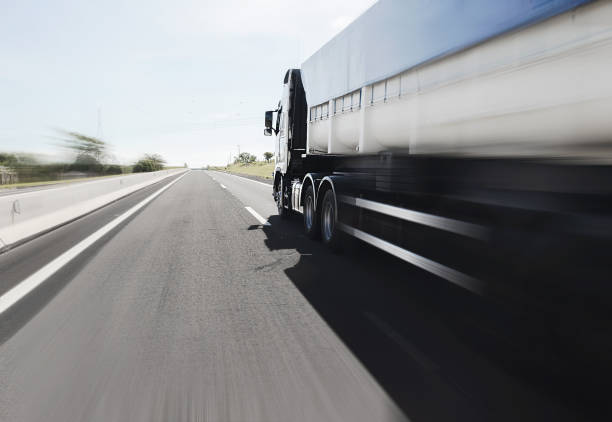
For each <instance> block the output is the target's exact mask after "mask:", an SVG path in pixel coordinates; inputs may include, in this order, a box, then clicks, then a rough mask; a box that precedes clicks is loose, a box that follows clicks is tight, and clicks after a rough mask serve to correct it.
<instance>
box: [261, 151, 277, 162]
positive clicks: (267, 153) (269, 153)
mask: <svg viewBox="0 0 612 422" xmlns="http://www.w3.org/2000/svg"><path fill="white" fill-rule="evenodd" d="M263 155H264V160H266V163H269V162H270V160H271V159H272V157H274V154H273V153H271V152H264V154H263Z"/></svg>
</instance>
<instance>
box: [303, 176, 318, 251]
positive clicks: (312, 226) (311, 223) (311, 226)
mask: <svg viewBox="0 0 612 422" xmlns="http://www.w3.org/2000/svg"><path fill="white" fill-rule="evenodd" d="M304 231H305V232H306V236H308V237H309V238H311V239H317V238H318V237H319V235H320V234H321V232H320V229H319V216H318V215H317V209H316V207H315V196H314V188H313V187H312V185H310V186H308V188H307V189H306V193H304Z"/></svg>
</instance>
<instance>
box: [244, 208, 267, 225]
mask: <svg viewBox="0 0 612 422" xmlns="http://www.w3.org/2000/svg"><path fill="white" fill-rule="evenodd" d="M244 208H246V210H247V211H248V212H250V213H251V214H253V217H255V218H256V219H257V221H259V223H260V224H263V225H264V226H269V225H270V223H269V222H268V220H266V219H265V218H263V217H262V216H261V215H259V214H257V211H255V210H254V209H253V208H251V207H244Z"/></svg>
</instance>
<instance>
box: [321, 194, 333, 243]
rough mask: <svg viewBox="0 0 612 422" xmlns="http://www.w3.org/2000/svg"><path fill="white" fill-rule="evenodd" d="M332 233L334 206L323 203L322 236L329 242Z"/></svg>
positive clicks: (329, 202) (330, 203) (329, 203)
mask: <svg viewBox="0 0 612 422" xmlns="http://www.w3.org/2000/svg"><path fill="white" fill-rule="evenodd" d="M333 232H334V204H333V203H332V201H329V200H328V201H325V204H324V205H323V236H325V240H329V239H331V237H332V233H333Z"/></svg>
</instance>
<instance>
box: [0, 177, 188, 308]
mask: <svg viewBox="0 0 612 422" xmlns="http://www.w3.org/2000/svg"><path fill="white" fill-rule="evenodd" d="M187 173H189V172H188V171H187V172H185V173H183V174H182V175H181V176H180V177H178V178H176V179H174V180H173V181H172V182H170V183H168V184H167V185H166V186H164V187H163V188H161V189H159V190H158V191H156V192H155V193H153V194H152V195H150V196H148V197H147V198H145V199H144V200H142V201H141V202H139V203H138V204H136V205H134V206H133V207H132V208H130V209H129V210H127V211H126V212H124V213H123V214H121V215H120V216H119V217H118V218H116V219H114V220H113V221H111V222H110V223H108V224H106V225H105V226H104V227H102V228H100V229H98V230H97V231H96V232H94V233H92V234H90V235H89V236H88V237H86V238H85V239H83V240H81V241H80V242H79V243H77V244H76V245H75V246H73V247H72V248H70V249H68V250H67V251H66V252H64V253H63V254H61V255H60V256H58V257H57V258H55V259H54V260H53V261H51V262H49V263H48V264H46V265H45V266H44V267H42V268H41V269H39V270H38V271H36V272H35V273H34V274H32V275H30V276H29V277H27V278H26V279H25V280H23V281H21V282H20V283H19V284H17V285H16V286H15V287H13V288H12V289H11V290H9V291H8V292H6V293H4V294H3V295H2V296H0V315H2V314H3V313H4V312H5V311H6V310H7V309H9V308H10V307H11V306H13V305H14V304H16V303H17V302H19V301H20V300H21V299H23V298H24V297H25V296H26V295H27V294H28V293H30V292H31V291H33V290H34V289H35V288H36V287H38V286H39V285H41V284H42V283H43V282H44V281H45V280H47V279H48V278H49V277H51V276H52V275H53V274H55V273H56V272H57V271H59V270H60V269H61V268H62V267H63V266H64V265H66V264H68V263H69V262H70V261H72V260H73V259H74V258H76V257H77V256H78V255H79V254H81V252H83V251H84V250H86V249H87V248H88V247H90V246H91V245H93V244H94V243H95V242H96V241H98V240H99V239H101V238H102V237H103V236H104V235H106V234H107V233H109V232H110V231H111V230H113V229H114V228H115V227H117V226H118V225H119V224H121V223H122V222H124V221H125V220H127V219H128V218H129V217H131V216H132V215H134V214H135V213H136V212H137V211H139V210H140V209H141V208H142V207H144V206H145V205H147V204H148V203H149V202H151V201H153V200H154V199H155V198H157V197H158V196H159V195H161V194H162V193H163V192H164V191H165V190H166V189H168V188H170V186H172V185H174V184H175V183H176V182H178V181H179V180H181V179H182V178H183V177H185V176H186V175H187Z"/></svg>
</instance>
